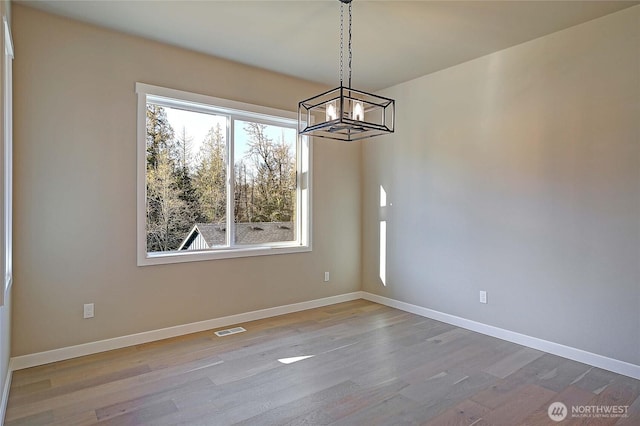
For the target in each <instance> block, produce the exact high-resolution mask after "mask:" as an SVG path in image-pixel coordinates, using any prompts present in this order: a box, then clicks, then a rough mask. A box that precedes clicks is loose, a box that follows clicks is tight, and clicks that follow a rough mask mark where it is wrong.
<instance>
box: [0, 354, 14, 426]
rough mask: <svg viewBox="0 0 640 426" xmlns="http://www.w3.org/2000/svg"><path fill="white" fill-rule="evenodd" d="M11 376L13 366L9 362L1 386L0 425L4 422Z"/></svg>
mask: <svg viewBox="0 0 640 426" xmlns="http://www.w3.org/2000/svg"><path fill="white" fill-rule="evenodd" d="M12 376H13V368H12V364H11V362H9V368H8V369H7V377H6V379H5V380H4V386H3V387H2V401H1V402H0V425H3V424H4V417H5V415H6V414H7V403H8V402H9V390H10V389H11V377H12Z"/></svg>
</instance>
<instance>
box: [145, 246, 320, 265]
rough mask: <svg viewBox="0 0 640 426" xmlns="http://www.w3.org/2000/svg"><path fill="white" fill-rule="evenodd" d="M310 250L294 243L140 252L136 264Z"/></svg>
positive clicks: (158, 263)
mask: <svg viewBox="0 0 640 426" xmlns="http://www.w3.org/2000/svg"><path fill="white" fill-rule="evenodd" d="M310 251H311V247H310V246H299V245H296V246H274V247H245V248H230V249H220V250H203V251H183V252H169V253H142V254H140V255H138V266H150V265H166V264H171V263H184V262H200V261H205V260H220V259H234V258H237V257H252V256H271V255H278V254H292V253H305V252H310Z"/></svg>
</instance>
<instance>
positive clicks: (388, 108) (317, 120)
mask: <svg viewBox="0 0 640 426" xmlns="http://www.w3.org/2000/svg"><path fill="white" fill-rule="evenodd" d="M339 1H340V86H339V87H336V88H335V89H331V90H329V91H326V92H324V93H321V94H319V95H316V96H314V97H312V98H309V99H305V100H304V101H301V102H299V103H298V134H300V135H309V136H318V137H321V138H327V139H336V140H340V141H346V142H351V141H356V140H360V139H366V138H370V137H373V136H379V135H384V134H388V133H393V131H394V125H395V101H394V100H393V99H389V98H385V97H382V96H378V95H374V94H373V93H367V92H363V91H362V90H356V89H353V88H351V61H352V58H353V54H352V51H351V21H352V15H351V6H352V5H351V1H352V0H339ZM345 4H348V5H349V39H348V54H349V57H348V71H349V74H348V80H347V81H348V84H347V86H345V85H344V82H343V77H344V66H343V63H344V62H343V52H344V5H345Z"/></svg>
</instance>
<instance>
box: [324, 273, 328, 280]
mask: <svg viewBox="0 0 640 426" xmlns="http://www.w3.org/2000/svg"><path fill="white" fill-rule="evenodd" d="M324 282H325V283H327V282H329V273H328V272H325V273H324Z"/></svg>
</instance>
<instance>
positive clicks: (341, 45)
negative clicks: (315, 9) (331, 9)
mask: <svg viewBox="0 0 640 426" xmlns="http://www.w3.org/2000/svg"><path fill="white" fill-rule="evenodd" d="M343 51H344V3H342V2H341V3H340V86H342V80H343V75H344V60H343Z"/></svg>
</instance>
